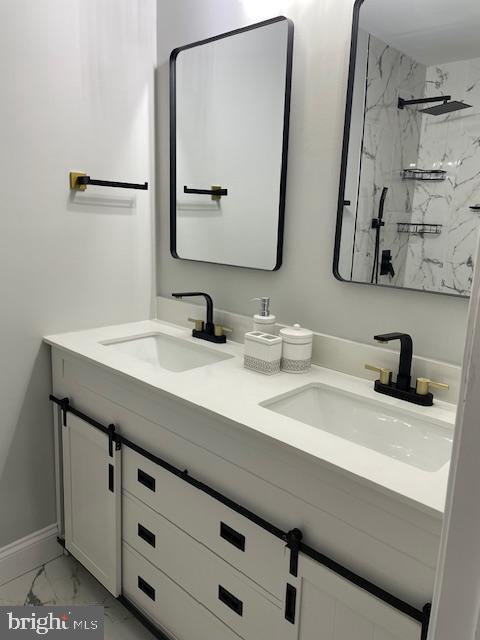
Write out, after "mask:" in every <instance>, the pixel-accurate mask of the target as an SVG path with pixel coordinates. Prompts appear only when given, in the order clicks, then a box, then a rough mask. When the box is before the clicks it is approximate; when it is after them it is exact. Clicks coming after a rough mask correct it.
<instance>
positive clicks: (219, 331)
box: [215, 324, 233, 338]
mask: <svg viewBox="0 0 480 640" xmlns="http://www.w3.org/2000/svg"><path fill="white" fill-rule="evenodd" d="M232 331H233V329H230V327H224V326H223V325H221V324H216V325H215V335H216V336H217V338H218V337H220V336H224V335H225V334H226V333H232Z"/></svg>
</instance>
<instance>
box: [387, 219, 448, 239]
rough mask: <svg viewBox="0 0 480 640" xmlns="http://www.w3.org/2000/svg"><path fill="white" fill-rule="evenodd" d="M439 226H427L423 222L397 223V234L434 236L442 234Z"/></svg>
mask: <svg viewBox="0 0 480 640" xmlns="http://www.w3.org/2000/svg"><path fill="white" fill-rule="evenodd" d="M442 226H443V225H441V224H427V223H424V222H397V231H398V233H411V234H416V235H425V234H429V235H435V236H438V235H440V234H441V233H442Z"/></svg>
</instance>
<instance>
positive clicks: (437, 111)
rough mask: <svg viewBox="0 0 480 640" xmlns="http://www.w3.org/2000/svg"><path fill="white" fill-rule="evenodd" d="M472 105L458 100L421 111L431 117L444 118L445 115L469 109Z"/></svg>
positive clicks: (448, 101)
mask: <svg viewBox="0 0 480 640" xmlns="http://www.w3.org/2000/svg"><path fill="white" fill-rule="evenodd" d="M471 106H472V105H471V104H466V103H465V102H459V101H458V100H445V102H444V103H443V104H437V105H435V106H434V107H427V108H426V109H420V111H421V112H422V113H428V114H429V115H431V116H443V115H444V114H445V113H451V112H452V111H460V109H469V108H470V107H471Z"/></svg>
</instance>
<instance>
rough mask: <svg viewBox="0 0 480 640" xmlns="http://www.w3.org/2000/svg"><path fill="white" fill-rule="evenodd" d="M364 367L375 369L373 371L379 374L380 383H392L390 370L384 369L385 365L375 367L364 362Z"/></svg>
mask: <svg viewBox="0 0 480 640" xmlns="http://www.w3.org/2000/svg"><path fill="white" fill-rule="evenodd" d="M365 369H368V371H375V373H379V374H380V382H381V383H382V384H391V383H392V370H391V369H386V368H385V367H375V366H374V365H373V364H366V365H365Z"/></svg>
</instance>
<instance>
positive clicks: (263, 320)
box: [252, 297, 277, 335]
mask: <svg viewBox="0 0 480 640" xmlns="http://www.w3.org/2000/svg"><path fill="white" fill-rule="evenodd" d="M252 300H258V301H259V302H260V311H259V313H256V314H255V315H254V316H253V330H254V331H262V332H263V333H269V334H271V335H275V334H276V327H275V322H276V320H277V318H276V316H274V315H273V314H271V313H270V298H267V297H263V298H252Z"/></svg>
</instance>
